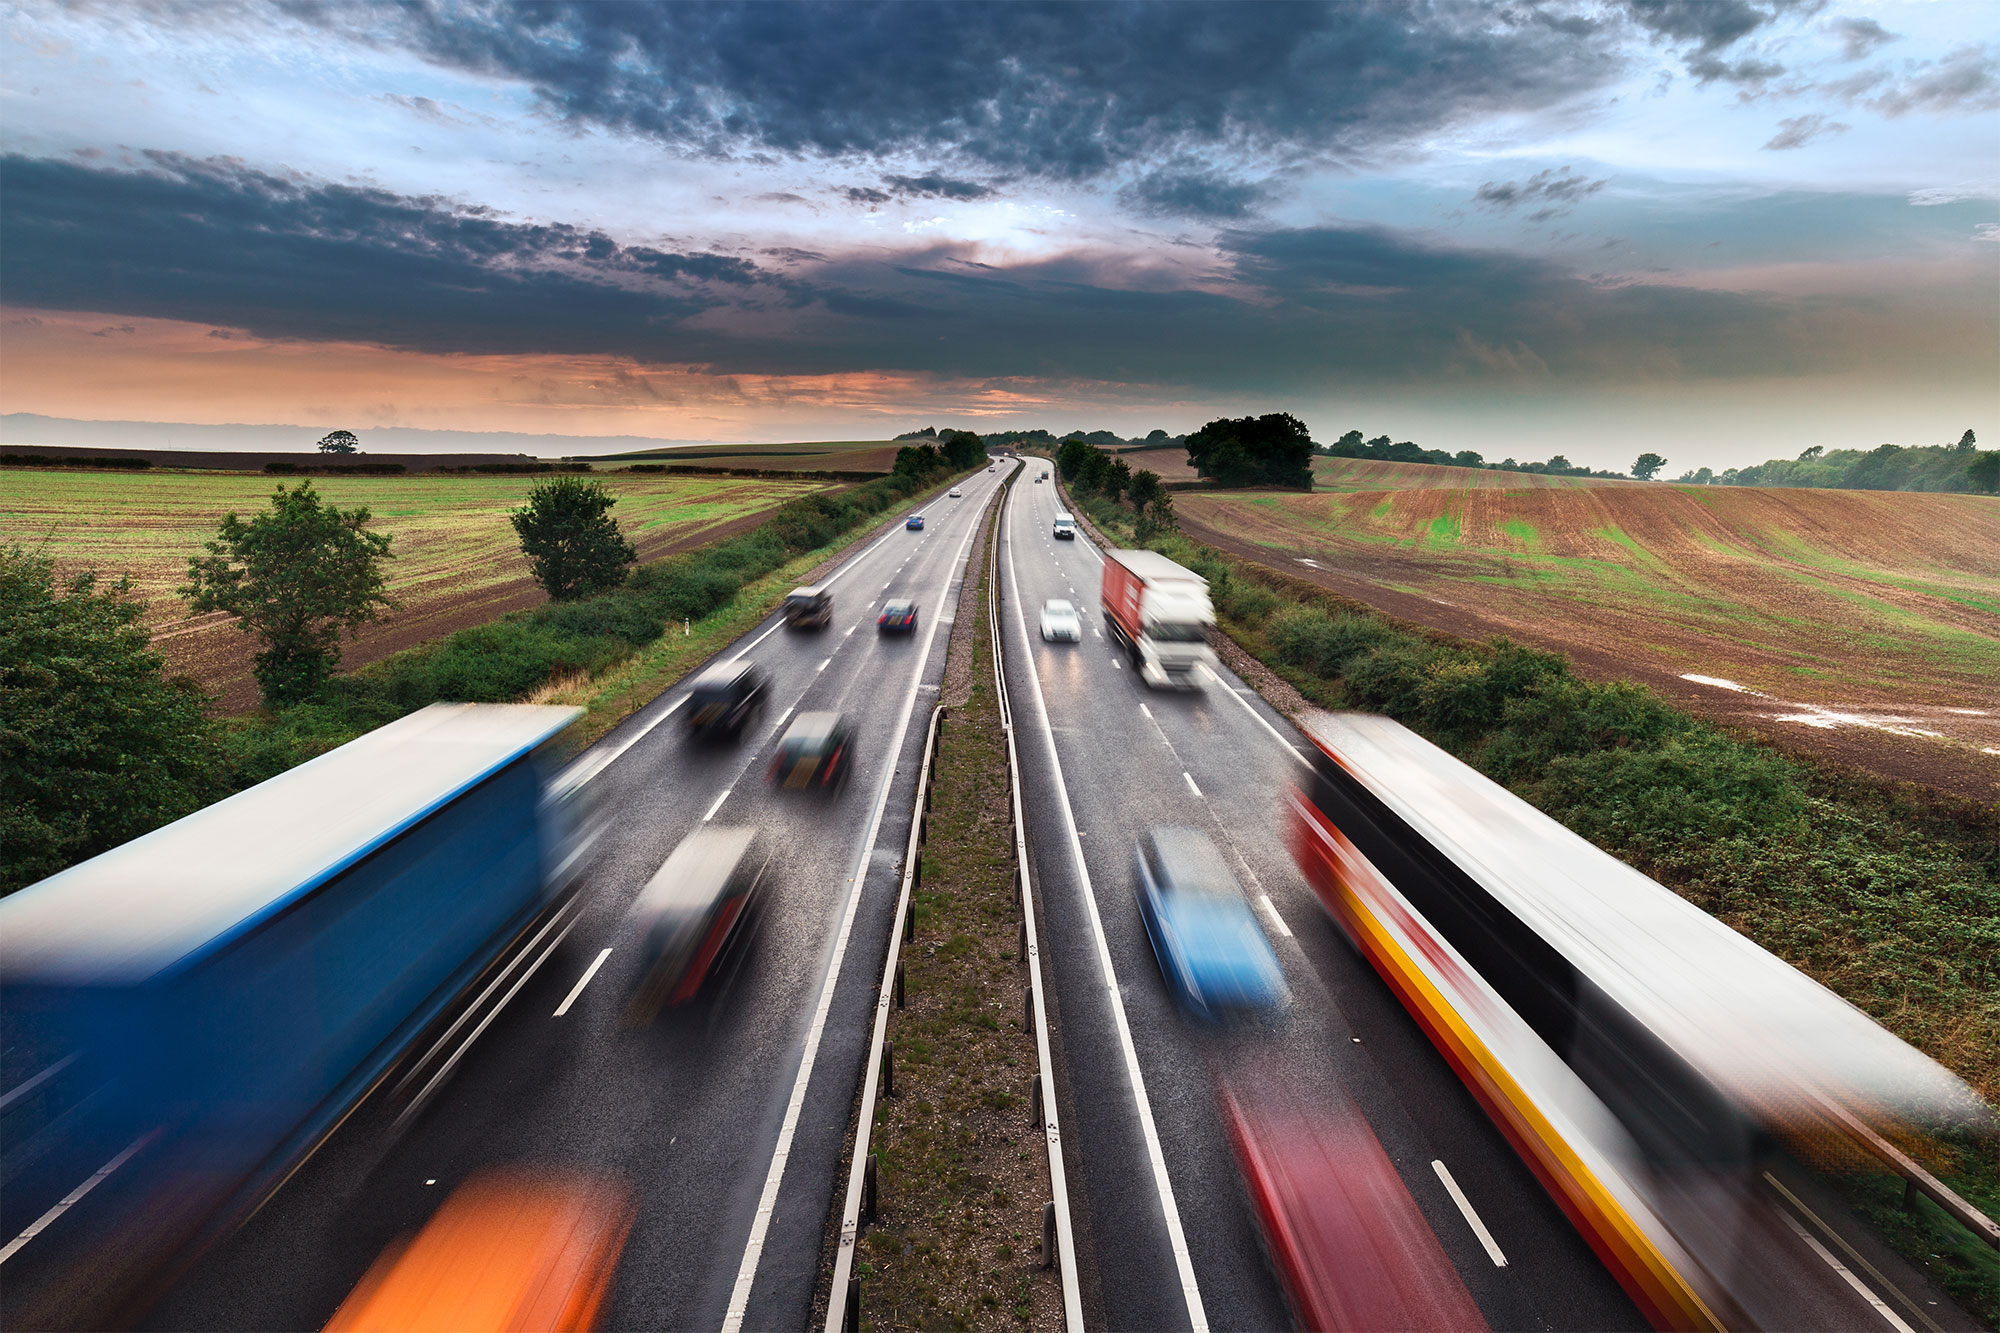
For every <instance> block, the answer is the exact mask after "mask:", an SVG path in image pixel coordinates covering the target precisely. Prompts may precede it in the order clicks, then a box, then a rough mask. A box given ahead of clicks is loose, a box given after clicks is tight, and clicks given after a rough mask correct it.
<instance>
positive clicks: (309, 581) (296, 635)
mask: <svg viewBox="0 0 2000 1333" xmlns="http://www.w3.org/2000/svg"><path fill="white" fill-rule="evenodd" d="M367 524H368V511H367V510H366V509H365V508H363V509H349V510H342V509H339V508H336V507H335V506H333V505H330V504H326V503H324V502H323V501H322V500H321V499H320V497H319V495H318V494H317V493H316V492H315V491H314V490H313V488H312V483H311V482H310V481H302V482H300V483H299V484H298V486H297V487H296V488H294V489H292V490H289V491H288V490H286V489H285V488H284V487H283V486H279V487H278V489H277V491H276V492H274V493H273V494H272V496H271V507H270V508H269V509H268V510H266V511H265V512H263V513H261V514H254V515H252V516H251V518H250V521H249V522H247V523H246V522H244V521H243V520H242V519H240V518H238V517H237V516H236V515H235V514H234V513H231V514H228V515H226V516H225V517H224V518H223V520H222V522H221V524H220V525H219V526H218V527H217V529H216V538H215V540H213V541H210V542H206V543H204V546H205V548H206V549H207V551H208V554H207V555H205V556H191V557H189V559H188V581H187V583H186V584H185V585H183V586H182V587H181V588H180V589H179V592H180V595H181V596H182V597H185V598H187V600H188V606H189V608H190V609H192V610H194V611H197V612H202V611H227V612H228V613H229V614H231V615H233V616H236V617H237V623H236V627H237V628H238V629H240V630H242V631H243V632H244V633H246V634H253V633H254V634H256V635H257V636H258V637H259V638H261V639H262V640H263V641H264V651H262V652H260V653H258V654H257V658H256V662H255V664H254V666H253V668H252V670H253V674H254V675H255V676H256V677H257V687H258V689H260V690H261V691H262V692H263V695H264V702H265V703H267V704H283V703H296V702H298V701H300V700H304V699H310V698H312V697H313V696H314V695H316V694H318V693H319V690H320V687H321V686H322V685H324V684H325V683H326V681H327V677H329V676H330V675H332V674H333V668H334V665H335V664H336V663H337V662H338V661H339V660H340V631H342V630H343V629H344V630H346V631H347V633H348V637H350V638H352V637H353V636H354V635H355V634H356V633H358V632H359V631H360V628H361V626H362V625H363V624H365V623H367V622H368V621H371V620H379V619H381V612H382V611H384V610H392V609H394V608H395V607H396V606H397V605H398V603H397V601H396V600H395V599H394V598H393V597H391V596H389V594H388V592H387V591H386V589H385V588H384V585H383V581H382V561H384V560H387V559H392V558H393V557H391V556H390V554H389V538H388V537H387V536H385V535H384V534H382V533H379V532H370V531H369V530H368V527H367Z"/></svg>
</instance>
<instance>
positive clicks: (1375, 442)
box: [1319, 430, 1666, 481]
mask: <svg viewBox="0 0 2000 1333" xmlns="http://www.w3.org/2000/svg"><path fill="white" fill-rule="evenodd" d="M1319 452H1321V453H1323V454H1328V455H1330V456H1332V457H1335V458H1366V459H1372V460H1374V461H1375V462H1379V463H1436V464H1439V465H1441V466H1449V467H1476V468H1484V469H1486V470H1487V471H1489V472H1532V473H1536V474H1540V475H1546V476H1551V477H1616V476H1621V475H1623V474H1621V473H1617V472H1605V471H1592V470H1591V469H1590V468H1588V467H1585V466H1583V465H1581V464H1578V463H1572V462H1570V461H1569V459H1567V458H1565V457H1563V456H1562V455H1561V454H1555V455H1553V456H1552V457H1550V459H1549V460H1548V461H1547V462H1545V463H1535V462H1528V463H1517V462H1515V461H1514V460H1513V459H1511V458H1506V459H1502V460H1501V461H1500V462H1498V463H1489V462H1487V461H1486V459H1485V456H1484V455H1482V454H1480V453H1479V452H1478V451H1477V450H1474V449H1460V450H1459V451H1458V452H1457V453H1450V452H1447V451H1446V450H1443V449H1426V448H1424V447H1422V446H1421V445H1418V444H1415V443H1412V442H1411V441H1409V440H1396V441H1393V442H1392V441H1391V440H1390V439H1389V437H1388V436H1386V435H1377V436H1376V437H1375V438H1374V439H1372V440H1364V439H1363V438H1362V437H1361V432H1360V431H1358V430H1350V431H1348V432H1347V433H1346V434H1344V435H1342V436H1341V437H1340V438H1339V439H1337V440H1335V441H1334V442H1333V443H1332V444H1329V445H1325V446H1323V447H1321V448H1320V450H1319ZM1648 458H1659V455H1658V454H1641V455H1639V464H1638V465H1635V470H1634V471H1633V473H1632V475H1633V476H1635V477H1639V479H1640V480H1641V481H1645V480H1648V479H1649V478H1650V477H1651V475H1652V474H1651V473H1648V474H1647V475H1646V476H1640V473H1639V472H1638V471H1637V470H1636V467H1637V466H1642V465H1644V463H1645V461H1646V460H1647V459H1648ZM1665 466H1666V460H1665V459H1664V458H1662V459H1660V467H1665ZM1657 471H1658V469H1657V468H1655V469H1654V472H1657Z"/></svg>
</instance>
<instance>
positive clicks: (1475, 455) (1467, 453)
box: [1451, 449, 1486, 467]
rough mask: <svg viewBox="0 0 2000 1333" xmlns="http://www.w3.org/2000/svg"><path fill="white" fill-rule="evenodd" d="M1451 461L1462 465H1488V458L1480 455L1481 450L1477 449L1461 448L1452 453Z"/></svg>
mask: <svg viewBox="0 0 2000 1333" xmlns="http://www.w3.org/2000/svg"><path fill="white" fill-rule="evenodd" d="M1451 461H1452V462H1454V463H1456V464H1457V465H1458V466H1460V467H1485V466H1486V460H1485V459H1484V458H1482V457H1480V456H1479V452H1478V451H1477V450H1475V449H1460V450H1459V451H1458V452H1457V453H1455V454H1453V455H1452V457H1451Z"/></svg>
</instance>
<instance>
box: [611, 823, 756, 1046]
mask: <svg viewBox="0 0 2000 1333" xmlns="http://www.w3.org/2000/svg"><path fill="white" fill-rule="evenodd" d="M769 861H770V852H769V851H768V850H766V849H764V848H761V847H760V846H759V840H758V836H757V830H756V829H751V828H726V827H716V826H714V825H709V826H707V827H703V828H699V829H696V830H695V831H694V832H693V833H690V834H689V835H688V836H687V837H686V838H685V839H684V840H683V841H682V842H681V845H680V846H678V847H676V848H674V850H673V853H672V854H671V855H670V856H668V857H667V859H666V861H665V862H664V863H662V864H661V866H660V868H659V870H657V871H656V872H654V875H653V877H652V879H651V880H649V881H647V884H646V887H645V888H643V889H641V890H640V891H639V896H638V898H637V899H636V900H635V901H634V902H633V904H632V908H631V916H632V919H633V920H634V921H635V922H637V923H638V924H639V926H640V928H641V929H643V930H644V931H645V937H646V943H645V958H646V963H645V970H644V971H643V972H642V973H641V974H640V979H639V986H638V990H637V992H636V994H635V995H634V996H633V1001H632V1006H631V1009H630V1011H629V1015H628V1016H629V1017H630V1019H631V1020H632V1021H634V1022H639V1023H645V1022H649V1021H651V1019H652V1017H653V1015H654V1014H656V1013H658V1012H659V1010H660V1008H661V1006H662V1005H680V1004H686V1003H687V1002H688V1001H689V1000H692V999H693V998H694V997H695V996H696V995H697V994H698V993H699V992H700V991H701V988H702V985H703V983H704V982H706V981H707V980H708V978H709V976H710V974H711V973H712V972H713V971H714V969H715V968H716V966H717V964H718V963H719V962H720V961H721V960H722V959H723V958H724V957H725V956H727V955H728V954H729V953H730V952H731V951H732V950H735V949H738V948H741V947H742V946H743V944H744V943H745V940H746V938H747V936H748V935H749V932H750V930H751V928H752V924H753V920H754V917H755V914H756V912H757V910H758V907H759V895H760V894H761V892H762V890H763V879H764V871H765V868H766V866H767V865H768V864H769Z"/></svg>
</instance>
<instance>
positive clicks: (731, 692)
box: [688, 659, 764, 737]
mask: <svg viewBox="0 0 2000 1333" xmlns="http://www.w3.org/2000/svg"><path fill="white" fill-rule="evenodd" d="M763 708H764V673H763V672H761V671H759V670H758V669H757V668H756V667H754V666H752V665H750V663H748V662H745V661H743V660H741V659H738V660H737V661H734V662H724V663H722V664H721V665H720V666H713V667H710V668H709V669H708V670H706V671H704V672H702V673H701V675H700V676H699V677H697V678H696V679H695V682H694V688H693V689H692V690H691V691H689V693H688V730H689V731H691V732H693V733H694V734H695V735H697V736H703V737H710V736H725V735H726V736H730V737H737V736H741V735H742V734H743V728H745V727H747V726H748V725H750V723H751V722H752V721H754V720H755V719H756V717H757V714H758V713H760V712H762V711H763Z"/></svg>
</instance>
